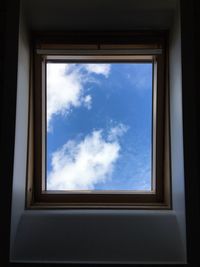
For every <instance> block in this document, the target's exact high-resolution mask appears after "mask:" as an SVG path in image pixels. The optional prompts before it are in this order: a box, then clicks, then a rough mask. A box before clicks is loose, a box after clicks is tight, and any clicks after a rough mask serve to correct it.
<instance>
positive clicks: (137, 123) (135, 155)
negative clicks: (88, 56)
mask: <svg viewBox="0 0 200 267" xmlns="http://www.w3.org/2000/svg"><path fill="white" fill-rule="evenodd" d="M152 110H153V63H152V62H151V61H148V62H144V61H143V62H113V61H110V62H86V63H85V62H66V61H53V60H51V61H48V60H47V62H46V115H45V116H46V118H45V119H46V173H45V177H46V180H45V185H46V190H47V191H48V192H51V191H57V192H58V191H59V192H62V191H67V192H77V191H79V192H83V193H84V192H95V193H98V192H104V193H105V192H113V193H114V192H115V191H117V192H120V191H122V192H128V191H133V192H134V191H135V192H141V191H143V192H151V191H153V190H154V188H153V156H152V155H153V128H152V125H153V116H152V114H153V112H152Z"/></svg>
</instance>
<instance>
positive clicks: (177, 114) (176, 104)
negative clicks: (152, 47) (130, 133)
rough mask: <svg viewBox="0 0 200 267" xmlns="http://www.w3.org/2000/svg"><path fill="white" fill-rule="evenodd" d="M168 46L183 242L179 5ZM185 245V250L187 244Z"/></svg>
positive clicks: (174, 189) (176, 188) (174, 185)
mask: <svg viewBox="0 0 200 267" xmlns="http://www.w3.org/2000/svg"><path fill="white" fill-rule="evenodd" d="M169 47H170V53H169V89H170V94H169V96H170V134H171V174H172V196H173V209H174V210H175V212H176V216H177V221H178V224H179V229H180V231H181V236H182V242H183V244H186V226H185V184H184V159H183V116H182V60H181V25H180V6H179V8H177V10H176V12H175V15H174V22H173V27H171V31H170V38H169ZM184 247H185V249H186V246H185V245H184ZM185 253H186V251H185Z"/></svg>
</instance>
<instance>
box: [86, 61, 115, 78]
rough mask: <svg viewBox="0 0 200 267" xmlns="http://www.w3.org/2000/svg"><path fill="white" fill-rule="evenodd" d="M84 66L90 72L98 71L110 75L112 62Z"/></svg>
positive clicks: (97, 72)
mask: <svg viewBox="0 0 200 267" xmlns="http://www.w3.org/2000/svg"><path fill="white" fill-rule="evenodd" d="M84 67H85V68H86V70H87V71H88V72H90V73H96V74H102V75H104V76H106V77H108V75H109V73H110V68H111V66H110V64H94V63H91V64H85V65H84Z"/></svg>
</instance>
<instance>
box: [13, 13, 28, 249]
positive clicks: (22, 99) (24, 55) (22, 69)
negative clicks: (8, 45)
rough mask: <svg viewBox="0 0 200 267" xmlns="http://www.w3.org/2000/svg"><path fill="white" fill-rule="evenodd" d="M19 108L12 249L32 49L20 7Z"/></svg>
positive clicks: (21, 197) (22, 182) (20, 203)
mask: <svg viewBox="0 0 200 267" xmlns="http://www.w3.org/2000/svg"><path fill="white" fill-rule="evenodd" d="M17 69H18V72H17V108H16V130H15V148H14V170H13V193H12V224H11V240H10V242H11V248H13V243H14V239H15V233H16V230H17V227H18V222H19V220H20V217H21V215H22V213H23V212H24V207H25V192H26V190H25V188H26V164H27V136H28V135H27V133H28V103H29V82H30V81H29V71H30V49H29V35H28V30H27V25H26V22H25V18H24V15H23V10H22V8H21V13H20V21H19V39H18V68H17Z"/></svg>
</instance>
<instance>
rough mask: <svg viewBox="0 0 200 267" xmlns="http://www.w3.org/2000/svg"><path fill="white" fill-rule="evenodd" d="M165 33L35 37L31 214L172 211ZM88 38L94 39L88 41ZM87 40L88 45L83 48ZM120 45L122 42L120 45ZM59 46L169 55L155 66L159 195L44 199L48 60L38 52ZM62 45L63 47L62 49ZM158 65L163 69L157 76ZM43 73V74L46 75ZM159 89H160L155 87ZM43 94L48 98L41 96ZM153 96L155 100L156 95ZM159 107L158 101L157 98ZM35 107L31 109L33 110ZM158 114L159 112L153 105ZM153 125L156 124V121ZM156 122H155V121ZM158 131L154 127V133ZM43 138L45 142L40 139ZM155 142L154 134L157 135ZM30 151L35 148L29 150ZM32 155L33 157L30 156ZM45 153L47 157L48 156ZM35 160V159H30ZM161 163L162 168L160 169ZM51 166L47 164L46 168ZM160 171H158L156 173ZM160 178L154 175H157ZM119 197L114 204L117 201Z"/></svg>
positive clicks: (47, 196) (29, 185)
mask: <svg viewBox="0 0 200 267" xmlns="http://www.w3.org/2000/svg"><path fill="white" fill-rule="evenodd" d="M166 35H167V33H166V32H149V31H148V32H134V33H110V34H109V33H95V34H94V35H93V34H92V33H85V34H84V33H81V34H80V33H68V34H64V35H62V34H52V33H47V34H44V33H40V34H38V33H36V37H35V36H34V39H33V40H34V47H33V64H32V65H33V66H34V67H33V71H32V74H33V82H31V86H30V106H29V109H32V107H31V106H32V105H33V110H32V112H30V111H29V148H28V161H27V163H28V164H27V170H29V169H30V167H31V166H32V169H33V170H32V172H30V171H27V175H28V180H27V181H28V182H27V190H26V192H27V202H26V208H56V209H57V208H72V209H74V208H87V209H88V208H103V209H105V208H106V209H108V208H111V209H113V208H118V209H121V208H122V209H170V208H171V194H170V191H171V190H170V177H171V175H170V173H171V171H170V147H169V145H170V144H169V140H170V138H169V108H168V105H169V100H168V85H167V78H166V76H167V74H166V73H167V68H168V66H167V64H166V63H167V45H166V39H167V38H166ZM87 36H89V37H90V38H88V39H87ZM83 40H84V42H83ZM119 40H120V41H119ZM55 42H56V43H57V46H58V49H60V48H61V47H62V48H65V49H66V48H67V47H68V48H69V49H72V48H73V49H74V48H76V49H80V48H81V47H84V48H85V49H86V50H87V49H98V48H100V46H101V45H102V46H103V48H105V47H107V48H108V47H109V46H110V47H111V51H112V50H113V49H114V48H115V45H116V44H117V49H119V48H120V47H122V46H123V47H124V48H125V46H126V47H127V46H128V47H129V48H130V47H131V45H132V44H133V47H134V45H135V47H136V48H138V47H139V48H141V49H146V48H153V49H155V48H162V49H163V51H164V53H163V54H162V55H161V56H157V61H156V62H154V67H153V69H154V77H155V75H156V76H157V77H156V79H154V82H155V81H157V84H158V87H159V90H158V88H157V89H156V110H154V111H153V114H152V115H153V116H155V115H156V135H157V136H156V137H155V140H156V143H155V142H153V145H155V148H154V149H156V150H155V152H156V153H155V157H156V158H155V159H153V162H154V163H155V162H156V164H155V165H156V179H155V180H156V181H155V183H156V185H155V186H156V193H155V194H152V193H148V192H147V193H145V194H141V193H134V194H127V193H125V194H119V195H117V194H101V193H98V194H88V195H87V194H80V195H78V194H74V195H73V194H69V195H66V194H62V193H59V194H55V193H54V194H50V193H45V192H44V191H43V189H44V184H43V181H44V178H42V173H44V171H42V168H44V164H42V162H44V159H43V153H41V152H42V151H43V150H44V147H43V146H44V140H42V138H43V137H44V136H43V134H42V133H43V131H44V128H43V127H44V123H43V122H42V119H41V113H42V114H43V115H44V114H45V113H44V112H45V111H44V105H43V100H44V90H42V88H43V87H44V86H45V80H44V77H42V72H43V71H44V68H45V59H44V57H43V55H38V54H37V53H35V49H38V48H40V49H41V48H42V49H47V48H48V49H52V48H55V47H56V46H55ZM59 44H60V46H59ZM56 48H57V47H56ZM156 65H159V66H158V67H159V68H157V72H155V68H156ZM42 69H43V71H42ZM154 86H155V84H154ZM42 94H43V95H42ZM153 94H155V92H154V89H153ZM153 99H154V100H153V101H155V95H154V96H153ZM31 103H32V104H31ZM152 105H153V109H154V106H155V105H154V104H153V103H152ZM152 119H153V118H152ZM153 121H154V120H153ZM153 128H154V126H153V127H152V130H153ZM41 136H42V138H41ZM153 136H155V133H154V135H153ZM30 147H31V148H30ZM30 150H31V151H32V153H31V152H30ZM43 152H44V151H43ZM30 155H32V159H30ZM158 162H159V164H158ZM45 164H46V163H45ZM152 170H155V168H152ZM154 175H155V174H154ZM113 196H114V200H113Z"/></svg>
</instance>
